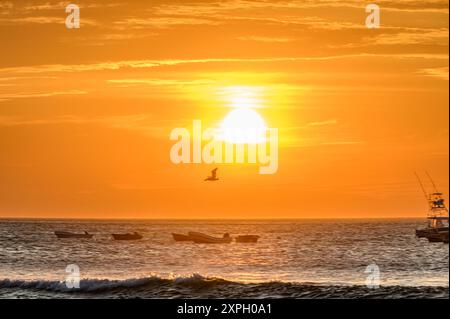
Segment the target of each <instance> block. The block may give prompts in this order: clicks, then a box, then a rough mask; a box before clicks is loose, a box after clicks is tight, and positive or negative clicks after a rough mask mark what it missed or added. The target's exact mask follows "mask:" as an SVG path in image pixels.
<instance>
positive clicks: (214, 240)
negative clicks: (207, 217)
mask: <svg viewBox="0 0 450 319" xmlns="http://www.w3.org/2000/svg"><path fill="white" fill-rule="evenodd" d="M188 235H189V237H190V238H191V240H192V241H193V242H194V243H196V244H229V243H231V242H232V241H233V238H231V236H230V234H224V235H223V237H222V238H220V237H213V236H209V235H206V234H202V233H197V232H189V233H188Z"/></svg>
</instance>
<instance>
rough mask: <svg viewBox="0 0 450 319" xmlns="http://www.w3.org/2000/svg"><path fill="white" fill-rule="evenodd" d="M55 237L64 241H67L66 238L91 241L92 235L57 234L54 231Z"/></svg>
mask: <svg viewBox="0 0 450 319" xmlns="http://www.w3.org/2000/svg"><path fill="white" fill-rule="evenodd" d="M55 235H56V237H58V238H64V239H68V238H73V239H91V238H92V237H94V235H92V234H75V233H69V232H58V231H55Z"/></svg>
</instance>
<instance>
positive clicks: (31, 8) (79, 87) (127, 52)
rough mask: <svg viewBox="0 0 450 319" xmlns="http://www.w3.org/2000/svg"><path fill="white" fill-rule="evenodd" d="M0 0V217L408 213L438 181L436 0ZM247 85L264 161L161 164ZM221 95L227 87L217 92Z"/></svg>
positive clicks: (444, 119)
mask: <svg viewBox="0 0 450 319" xmlns="http://www.w3.org/2000/svg"><path fill="white" fill-rule="evenodd" d="M73 3H77V4H79V5H80V7H81V28H80V29H72V30H69V29H67V28H66V27H65V24H64V21H65V18H66V13H65V11H64V8H65V6H66V4H67V3H66V2H60V1H4V0H1V1H0V40H1V42H0V43H1V50H0V217H55V218H73V217H80V218H322V217H407V216H424V214H425V211H426V202H425V201H424V199H423V196H422V193H421V191H420V189H419V187H418V185H417V181H416V180H415V177H414V171H419V172H423V171H424V170H425V169H426V170H429V171H430V173H431V174H432V175H433V176H434V178H435V179H436V183H437V184H438V186H439V188H440V189H441V190H442V191H444V192H445V193H446V194H448V190H449V189H448V184H449V183H448V176H449V171H448V162H449V157H448V154H449V152H448V143H449V131H448V127H449V122H448V116H449V114H448V110H449V108H448V103H449V100H448V79H449V76H448V72H449V71H448V64H449V63H448V61H449V60H448V58H449V55H448V17H449V16H448V13H449V11H448V1H441V0H433V1H431V0H425V1H415V0H414V1H412V0H402V1H377V2H376V3H377V4H379V5H380V7H381V10H382V11H381V23H382V25H381V28H380V29H367V28H366V27H365V24H364V23H365V19H366V15H367V14H366V13H365V5H366V3H365V2H363V1H356V0H327V1H322V0H316V1H290V0H283V1H244V0H233V1H186V0H183V1H181V0H171V1H167V0H166V1H158V0H156V1H126V0H125V1H117V2H114V3H116V4H109V5H105V4H104V3H103V2H102V1H95V0H94V1H73ZM236 88H238V90H239V89H240V90H244V91H245V92H252V93H254V94H255V97H256V98H257V100H258V107H257V109H256V110H257V112H258V113H259V114H260V115H261V116H262V117H263V119H264V120H265V122H266V123H267V125H268V126H270V127H273V128H278V129H279V139H280V149H279V169H278V172H277V173H276V174H274V175H259V174H258V167H259V166H257V165H237V164H233V165H217V166H218V167H219V173H220V178H221V180H220V181H219V182H216V183H204V182H203V179H204V177H206V175H208V172H209V171H210V169H212V168H214V167H215V165H214V167H213V166H212V165H203V164H202V165H187V164H185V165H174V164H173V163H172V162H171V161H170V158H169V151H170V148H171V146H172V145H173V142H172V141H170V140H169V134H170V132H171V130H172V129H173V128H176V127H188V128H189V127H190V126H191V125H192V120H194V119H200V120H202V121H203V123H206V124H208V125H216V124H217V123H220V122H221V121H222V120H223V118H224V117H225V116H226V115H227V114H228V113H229V112H230V109H231V107H230V104H229V100H230V99H232V98H233V94H234V93H233V92H235V91H236ZM230 92H231V93H230Z"/></svg>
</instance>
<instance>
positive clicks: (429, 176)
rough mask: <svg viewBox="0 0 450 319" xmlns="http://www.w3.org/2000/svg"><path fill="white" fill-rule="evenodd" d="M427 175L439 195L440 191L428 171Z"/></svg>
mask: <svg viewBox="0 0 450 319" xmlns="http://www.w3.org/2000/svg"><path fill="white" fill-rule="evenodd" d="M425 174H427V176H428V178H429V179H430V182H431V185H433V188H434V191H435V192H436V193H439V191H438V189H437V187H436V184H435V183H434V181H433V179H432V178H431V175H430V174H429V173H428V172H427V171H425Z"/></svg>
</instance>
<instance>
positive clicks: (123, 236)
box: [112, 232, 142, 240]
mask: <svg viewBox="0 0 450 319" xmlns="http://www.w3.org/2000/svg"><path fill="white" fill-rule="evenodd" d="M112 236H113V238H114V239H115V240H139V239H142V235H141V234H139V233H137V232H134V233H132V234H130V233H127V234H112Z"/></svg>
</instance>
